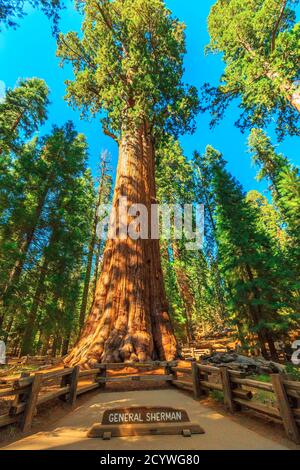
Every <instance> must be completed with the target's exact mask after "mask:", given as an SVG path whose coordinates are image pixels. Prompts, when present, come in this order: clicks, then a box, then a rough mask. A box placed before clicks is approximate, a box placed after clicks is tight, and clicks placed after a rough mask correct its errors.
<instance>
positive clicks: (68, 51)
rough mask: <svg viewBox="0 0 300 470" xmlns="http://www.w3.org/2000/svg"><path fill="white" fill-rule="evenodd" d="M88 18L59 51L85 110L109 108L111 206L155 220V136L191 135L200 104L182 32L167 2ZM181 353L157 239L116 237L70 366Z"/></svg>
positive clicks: (125, 1)
mask: <svg viewBox="0 0 300 470" xmlns="http://www.w3.org/2000/svg"><path fill="white" fill-rule="evenodd" d="M83 12H84V21H83V26H82V32H83V35H82V38H80V37H79V36H78V34H76V33H74V32H70V33H68V34H66V35H61V36H60V37H59V48H58V55H59V56H60V57H61V58H62V59H63V61H67V62H70V63H71V64H72V66H73V71H74V75H75V79H74V80H73V81H69V82H68V94H67V97H68V100H69V102H70V103H71V104H73V105H75V106H78V107H80V108H81V109H82V110H83V112H86V113H87V112H91V113H93V114H96V113H98V112H99V111H104V112H105V117H104V118H103V120H102V124H103V129H104V132H106V134H108V135H110V136H112V137H113V138H114V139H115V140H117V142H118V144H119V163H118V169H117V177H116V185H115V192H114V199H113V208H114V209H115V211H116V213H117V214H118V213H119V209H118V206H119V197H120V196H123V197H127V199H128V202H129V204H130V205H131V204H134V203H137V204H143V205H144V206H145V207H146V208H147V211H148V214H149V222H150V208H151V204H152V203H155V202H156V189H155V168H154V167H155V140H154V138H155V137H156V138H159V137H160V135H161V132H162V131H163V132H174V133H178V132H180V131H187V130H189V129H192V118H193V115H194V112H195V110H196V108H197V105H198V101H197V94H196V90H195V89H194V88H189V89H188V88H187V87H186V86H184V84H183V83H182V75H183V55H184V52H185V40H184V26H183V24H181V23H180V22H179V21H178V20H176V19H175V18H173V17H172V16H171V13H170V11H169V10H167V9H166V7H165V5H164V2H163V1H162V0H113V1H107V0H88V1H86V2H84V4H83ZM132 220H133V218H132V217H129V216H128V218H127V220H123V221H122V222H123V223H124V224H125V226H126V225H127V226H128V225H129V223H130V222H132ZM116 225H117V227H116V228H117V233H119V232H120V229H121V226H120V225H118V223H117V224H116ZM149 226H150V224H149ZM176 354H177V346H176V339H175V336H174V333H173V328H172V325H171V321H170V316H169V313H168V305H167V302H166V297H165V292H164V288H163V279H162V269H161V263H160V252H159V241H158V240H152V239H147V240H144V239H141V238H138V239H137V240H133V239H132V238H130V237H129V236H127V237H126V239H121V237H117V238H116V239H113V240H109V241H108V242H107V244H106V249H105V253H104V259H103V269H102V274H101V277H100V280H99V283H98V286H97V291H96V296H95V300H94V304H93V307H92V309H91V313H90V315H89V317H88V320H87V322H86V324H85V327H84V329H83V331H82V335H81V339H80V341H79V342H78V344H77V345H76V346H75V347H74V349H73V351H72V352H71V354H70V356H69V358H68V360H67V362H68V363H69V364H74V363H79V364H81V365H82V366H87V367H90V366H92V365H93V364H94V363H97V362H101V361H102V362H120V361H128V360H138V361H145V360H147V359H153V358H155V357H158V358H160V359H173V358H174V357H176Z"/></svg>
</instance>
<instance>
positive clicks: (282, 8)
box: [271, 0, 287, 52]
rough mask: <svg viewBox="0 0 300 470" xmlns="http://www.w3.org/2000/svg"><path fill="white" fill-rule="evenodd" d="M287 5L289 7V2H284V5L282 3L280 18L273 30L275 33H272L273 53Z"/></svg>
mask: <svg viewBox="0 0 300 470" xmlns="http://www.w3.org/2000/svg"><path fill="white" fill-rule="evenodd" d="M286 5H287V0H283V3H282V5H281V8H280V12H279V17H278V19H277V21H276V23H275V26H274V29H273V32H272V40H271V52H273V51H274V50H275V45H276V35H277V32H278V28H279V26H280V23H281V20H282V18H283V15H284V10H285V7H286Z"/></svg>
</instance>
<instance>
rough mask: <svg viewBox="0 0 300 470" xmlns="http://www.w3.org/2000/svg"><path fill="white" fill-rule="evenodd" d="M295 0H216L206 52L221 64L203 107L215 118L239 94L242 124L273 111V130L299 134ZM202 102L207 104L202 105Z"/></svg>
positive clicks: (299, 30) (259, 121)
mask: <svg viewBox="0 0 300 470" xmlns="http://www.w3.org/2000/svg"><path fill="white" fill-rule="evenodd" d="M297 3H298V0H248V1H247V2H245V1H243V0H218V1H217V2H216V3H215V5H214V6H213V7H212V9H211V12H210V15H209V18H208V29H209V34H210V38H211V41H210V44H209V46H208V48H207V51H208V52H212V53H222V54H223V60H224V62H225V64H226V68H225V71H224V73H223V75H222V77H221V84H220V85H219V86H218V87H211V86H210V85H209V84H206V85H205V86H204V89H203V100H204V104H203V110H210V111H211V112H212V115H213V120H212V124H215V123H216V122H218V121H219V120H220V119H221V118H222V116H223V114H224V111H225V109H226V108H227V106H228V104H229V103H230V102H231V101H232V100H233V99H235V98H237V97H239V98H240V99H241V104H240V107H241V108H242V109H243V113H242V115H241V117H240V119H239V120H238V121H237V125H238V126H239V127H240V128H241V129H245V128H249V127H252V126H253V125H256V126H258V127H262V126H265V125H267V124H268V123H270V121H271V119H272V117H273V116H274V115H275V116H276V122H277V131H278V133H279V135H280V137H283V136H284V134H286V133H290V134H296V135H299V119H300V116H299V113H300V91H299V76H300V69H299V64H300V61H299V54H300V49H299V44H300V25H299V23H297V24H296V13H295V7H296V5H297ZM205 101H206V102H207V105H205Z"/></svg>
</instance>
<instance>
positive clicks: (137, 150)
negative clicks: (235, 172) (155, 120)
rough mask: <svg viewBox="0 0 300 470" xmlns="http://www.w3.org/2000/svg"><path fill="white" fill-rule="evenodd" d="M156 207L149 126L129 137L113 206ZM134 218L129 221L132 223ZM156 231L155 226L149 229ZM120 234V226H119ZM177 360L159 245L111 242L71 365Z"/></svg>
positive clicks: (126, 136)
mask: <svg viewBox="0 0 300 470" xmlns="http://www.w3.org/2000/svg"><path fill="white" fill-rule="evenodd" d="M119 197H127V200H128V204H129V206H130V205H131V204H134V203H138V204H144V205H145V206H146V207H147V209H148V213H149V221H150V208H151V203H155V202H156V190H155V181H154V148H153V143H152V139H151V135H150V134H149V133H148V131H147V127H146V125H143V126H142V127H141V128H140V129H138V130H135V131H130V132H123V135H122V139H121V142H120V146H119V162H118V169H117V177H116V186H115V191H114V199H113V207H114V208H115V209H116V211H117V213H118V200H119ZM131 220H132V219H131V218H130V217H128V219H127V222H129V223H130V221H131ZM149 226H150V224H149ZM116 227H117V233H118V232H119V229H120V225H119V224H118V223H117V224H116ZM176 356H177V344H176V339H175V336H174V333H173V329H172V325H171V320H170V316H169V313H168V304H167V301H166V297H165V292H164V286H163V275H162V268H161V262H160V250H159V241H158V240H151V239H147V240H142V239H138V240H133V239H132V238H130V237H126V238H125V239H120V238H118V237H117V238H116V239H113V240H108V241H107V243H106V247H105V251H104V256H103V269H102V273H101V276H100V279H99V282H98V284H97V289H96V294H95V299H94V302H93V306H92V308H91V311H90V314H89V316H88V318H87V321H86V323H85V326H84V328H83V331H82V334H81V338H80V339H79V341H78V343H77V344H76V346H75V347H74V349H73V350H72V351H71V353H70V354H69V356H68V357H67V358H66V360H65V362H66V363H67V364H70V365H73V364H80V365H81V366H82V367H92V366H93V365H94V364H95V363H99V362H123V361H140V362H143V361H147V360H151V359H157V358H158V359H161V360H164V359H165V360H172V359H174V358H175V357H176Z"/></svg>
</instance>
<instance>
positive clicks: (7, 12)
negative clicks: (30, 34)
mask: <svg viewBox="0 0 300 470" xmlns="http://www.w3.org/2000/svg"><path fill="white" fill-rule="evenodd" d="M29 5H30V6H32V7H34V8H39V9H41V10H42V12H43V13H45V15H46V16H47V17H48V18H51V19H52V21H53V26H52V29H53V32H54V33H57V28H58V20H59V10H60V9H61V8H62V3H61V1H60V0H0V31H1V28H2V26H6V27H12V28H16V27H17V26H18V21H19V19H20V18H23V17H24V16H25V15H26V7H28V6H29Z"/></svg>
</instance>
